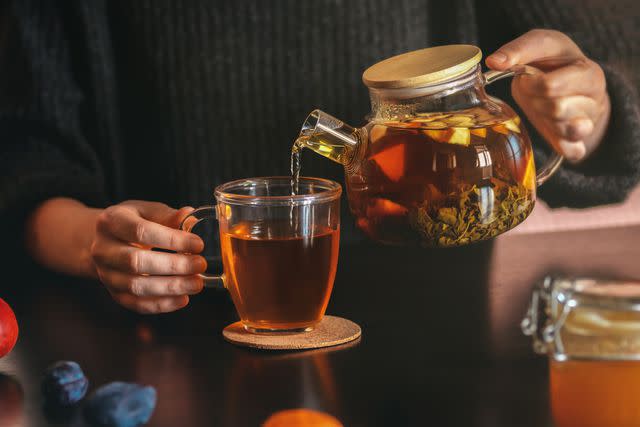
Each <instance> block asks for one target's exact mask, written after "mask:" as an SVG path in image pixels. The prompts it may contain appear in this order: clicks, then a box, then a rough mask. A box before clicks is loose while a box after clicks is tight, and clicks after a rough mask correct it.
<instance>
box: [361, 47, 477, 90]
mask: <svg viewBox="0 0 640 427" xmlns="http://www.w3.org/2000/svg"><path fill="white" fill-rule="evenodd" d="M481 59H482V51H481V50H480V48H479V47H477V46H473V45H469V44H453V45H446V46H436V47H429V48H426V49H420V50H414V51H412V52H407V53H403V54H400V55H397V56H393V57H391V58H388V59H385V60H384V61H380V62H378V63H377V64H374V65H372V66H371V67H369V68H367V69H366V70H365V72H364V73H363V74H362V81H363V82H364V84H365V85H367V86H369V87H371V88H381V89H398V88H412V87H423V86H427V85H431V84H435V83H442V82H444V81H447V80H450V79H452V78H455V77H458V76H461V75H463V74H464V73H466V72H467V71H469V70H471V69H472V68H474V67H475V66H476V65H477V64H478V63H479V62H480V60H481Z"/></svg>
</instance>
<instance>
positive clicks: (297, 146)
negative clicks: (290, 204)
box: [290, 138, 302, 196]
mask: <svg viewBox="0 0 640 427" xmlns="http://www.w3.org/2000/svg"><path fill="white" fill-rule="evenodd" d="M301 152H302V143H301V142H300V138H297V139H296V140H295V142H294V143H293V147H291V166H290V168H291V195H292V196H295V195H296V194H298V191H299V188H298V184H299V182H300V168H301V165H300V157H301Z"/></svg>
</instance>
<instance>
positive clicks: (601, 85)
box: [517, 58, 606, 98]
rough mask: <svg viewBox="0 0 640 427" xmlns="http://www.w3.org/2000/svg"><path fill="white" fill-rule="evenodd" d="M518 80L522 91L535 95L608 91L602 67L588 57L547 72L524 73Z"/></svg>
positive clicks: (590, 95)
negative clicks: (531, 74)
mask: <svg viewBox="0 0 640 427" xmlns="http://www.w3.org/2000/svg"><path fill="white" fill-rule="evenodd" d="M517 80H518V85H519V88H520V89H521V90H522V91H524V92H526V93H529V94H531V95H534V96H545V97H550V98H555V97H561V96H570V95H583V96H589V97H593V96H596V97H599V96H601V95H602V94H604V93H606V79H605V76H604V72H603V71H602V68H600V66H599V65H598V64H596V63H595V62H593V61H591V60H589V59H587V58H581V59H577V60H575V61H573V62H572V63H571V64H568V65H566V66H564V67H562V68H558V69H555V70H553V71H550V72H547V73H540V74H536V75H533V76H530V75H523V76H520V77H518V79H517Z"/></svg>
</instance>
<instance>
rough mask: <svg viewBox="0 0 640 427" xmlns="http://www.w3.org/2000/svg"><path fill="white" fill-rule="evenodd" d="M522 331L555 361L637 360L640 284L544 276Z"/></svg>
mask: <svg viewBox="0 0 640 427" xmlns="http://www.w3.org/2000/svg"><path fill="white" fill-rule="evenodd" d="M522 330H523V332H524V333H525V335H529V336H531V337H533V347H534V350H535V351H536V352H538V353H547V354H549V355H551V356H552V357H554V358H555V359H556V360H560V361H563V360H569V359H587V360H640V281H620V280H605V279H593V278H569V277H547V278H545V280H544V281H543V282H542V283H540V284H539V285H538V286H537V287H536V288H535V289H534V291H533V295H532V299H531V304H530V306H529V310H528V312H527V315H526V317H525V318H524V320H523V321H522Z"/></svg>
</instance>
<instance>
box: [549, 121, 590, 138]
mask: <svg viewBox="0 0 640 427" xmlns="http://www.w3.org/2000/svg"><path fill="white" fill-rule="evenodd" d="M554 125H555V127H556V128H557V133H558V135H559V136H560V137H562V138H564V139H566V140H567V141H573V142H577V141H582V140H583V139H585V138H586V137H587V136H589V135H591V132H593V128H594V125H593V121H591V120H590V119H585V118H583V117H578V118H576V119H572V120H566V121H561V122H555V123H554Z"/></svg>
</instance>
